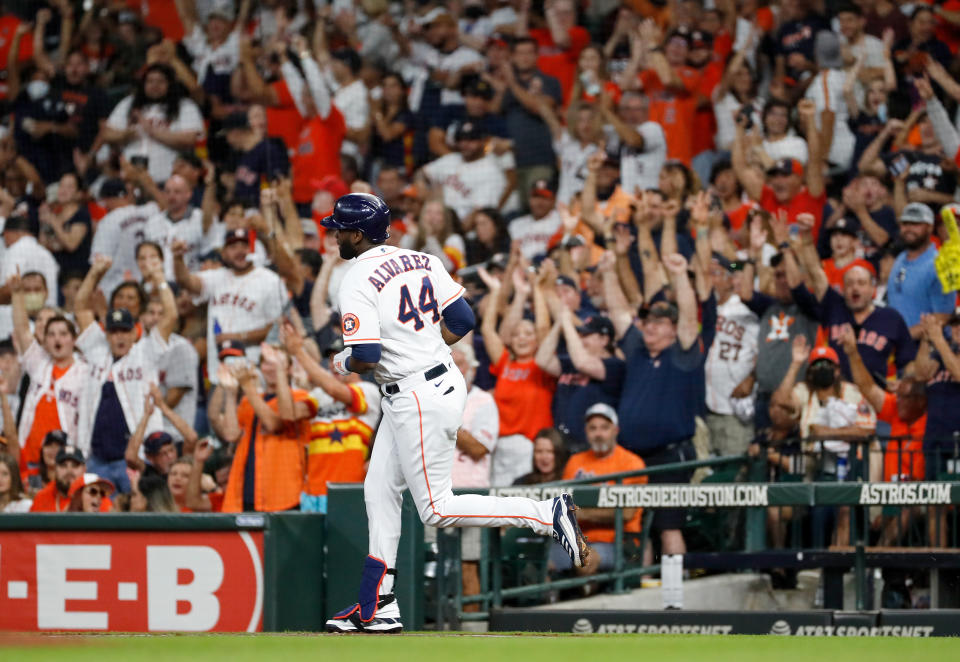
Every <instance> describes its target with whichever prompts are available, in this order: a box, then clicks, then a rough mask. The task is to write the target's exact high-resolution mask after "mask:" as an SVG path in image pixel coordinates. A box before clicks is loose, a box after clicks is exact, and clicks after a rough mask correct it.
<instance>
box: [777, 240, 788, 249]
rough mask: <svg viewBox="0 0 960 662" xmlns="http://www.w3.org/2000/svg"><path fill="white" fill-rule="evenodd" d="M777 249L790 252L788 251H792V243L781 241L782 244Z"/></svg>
mask: <svg viewBox="0 0 960 662" xmlns="http://www.w3.org/2000/svg"><path fill="white" fill-rule="evenodd" d="M777 248H779V249H780V250H782V251H788V250H790V242H789V241H781V242H780V244H779V245H778V246H777Z"/></svg>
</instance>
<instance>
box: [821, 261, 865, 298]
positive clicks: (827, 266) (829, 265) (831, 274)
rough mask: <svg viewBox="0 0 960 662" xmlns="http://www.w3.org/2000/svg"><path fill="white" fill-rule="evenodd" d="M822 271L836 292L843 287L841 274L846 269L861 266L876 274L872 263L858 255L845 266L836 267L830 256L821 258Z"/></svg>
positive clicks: (844, 272) (842, 274) (845, 271)
mask: <svg viewBox="0 0 960 662" xmlns="http://www.w3.org/2000/svg"><path fill="white" fill-rule="evenodd" d="M821 264H823V272H824V273H825V274H826V275H827V282H828V283H829V284H830V287H832V288H833V289H835V290H837V291H838V292H839V291H840V290H842V289H843V276H844V274H846V273H847V272H848V271H850V270H851V269H853V268H854V267H863V268H864V269H866V270H867V271H869V272H870V273H872V274H873V275H874V276H876V275H877V270H876V269H875V268H874V267H873V265H872V264H870V263H869V262H867V261H866V260H864V259H863V258H860V257H858V258H857V259H855V260H853V261H852V262H850V264H848V265H847V266H845V267H838V266H837V263H836V262H834V261H833V258H832V257H828V258H827V259H826V260H822V261H821Z"/></svg>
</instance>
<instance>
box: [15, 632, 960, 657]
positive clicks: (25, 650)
mask: <svg viewBox="0 0 960 662" xmlns="http://www.w3.org/2000/svg"><path fill="white" fill-rule="evenodd" d="M958 656H960V639H942V638H941V639H893V638H882V639H881V638H874V639H866V638H864V639H860V638H840V639H829V638H819V639H815V638H809V639H808V638H798V637H775V636H753V637H751V636H697V635H678V636H673V635H663V636H659V635H640V636H638V635H559V636H539V635H531V634H517V635H509V634H501V633H498V634H489V635H458V634H445V635H433V634H405V635H399V636H379V637H372V636H362V635H352V636H349V635H311V634H296V635H292V634H291V635H143V636H122V635H106V636H91V637H81V636H66V635H64V636H56V635H54V636H49V635H45V636H30V635H23V636H20V635H7V636H0V659H2V660H10V662H14V661H15V662H34V661H47V660H51V661H54V660H55V661H56V662H64V661H69V662H114V661H116V662H139V661H140V660H151V661H154V660H157V661H163V660H190V661H191V662H207V661H208V660H209V661H210V662H273V661H276V660H280V661H282V662H299V661H300V660H303V661H304V662H307V661H309V662H320V661H324V660H331V661H335V662H351V661H353V660H358V661H359V660H362V661H363V662H390V661H393V660H418V661H423V662H473V661H477V662H513V661H514V660H516V661H517V662H541V661H542V662H548V661H549V662H566V661H567V660H574V661H576V662H610V661H611V660H634V661H636V662H641V661H644V662H646V661H649V662H672V661H674V660H692V661H695V662H727V661H729V662H752V661H753V660H757V661H761V660H762V661H763V662H793V661H794V660H797V661H799V660H803V661H804V662H809V661H811V660H812V661H814V662H860V661H864V662H885V661H887V660H890V661H896V662H908V661H913V660H919V661H921V662H937V661H939V660H951V661H954V660H957V659H958Z"/></svg>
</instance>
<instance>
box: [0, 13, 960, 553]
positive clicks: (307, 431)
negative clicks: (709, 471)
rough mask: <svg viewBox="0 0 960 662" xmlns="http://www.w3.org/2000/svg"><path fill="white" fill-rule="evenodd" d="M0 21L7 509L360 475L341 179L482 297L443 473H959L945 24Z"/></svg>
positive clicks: (956, 20)
mask: <svg viewBox="0 0 960 662" xmlns="http://www.w3.org/2000/svg"><path fill="white" fill-rule="evenodd" d="M0 6H2V7H3V14H2V15H0V65H2V66H5V69H4V71H3V74H4V79H3V81H2V83H3V87H2V88H0V92H2V93H3V95H4V97H3V100H2V103H3V109H4V112H3V117H4V120H3V123H2V125H0V186H2V187H0V216H2V217H3V242H2V243H0V418H2V421H3V428H2V435H3V440H4V443H5V452H4V453H2V454H0V507H2V510H3V511H4V512H21V511H26V510H33V511H65V510H75V511H85V512H93V511H108V510H131V511H144V510H147V511H180V512H191V511H210V510H223V511H225V512H237V511H241V510H261V511H270V510H284V509H291V508H302V509H304V510H313V511H324V510H325V508H326V494H327V484H328V483H330V482H359V481H362V479H363V476H364V468H365V463H366V461H367V459H368V457H369V453H370V448H371V445H372V444H373V442H374V439H375V431H376V427H377V423H378V418H379V401H380V398H381V394H380V391H379V390H378V388H377V386H376V385H375V384H373V383H371V382H368V381H362V380H360V378H359V377H358V376H356V375H354V376H352V377H349V378H342V377H339V376H336V375H334V374H332V373H331V372H330V371H328V369H327V367H326V365H327V364H326V361H327V357H328V356H329V355H331V354H332V353H335V352H337V351H338V350H339V349H340V347H341V346H342V341H341V340H340V333H341V330H340V319H339V315H338V312H337V311H338V301H337V292H338V290H339V284H340V282H341V279H342V277H343V274H344V271H345V269H346V267H347V266H348V265H347V264H346V263H345V262H344V261H343V260H342V259H341V258H340V257H339V256H338V254H337V250H336V244H335V241H333V237H331V236H329V235H327V236H325V234H324V231H323V228H322V227H320V226H319V224H318V221H319V219H321V218H322V217H323V216H324V215H325V214H327V213H328V212H329V210H330V209H331V208H332V206H333V202H334V201H335V200H336V199H337V198H338V197H339V196H340V195H342V194H344V193H347V192H349V191H358V192H373V193H376V194H377V195H379V196H381V197H382V198H383V199H384V200H385V201H386V202H387V204H388V205H389V207H390V209H391V210H392V212H393V222H392V226H391V229H390V232H391V237H390V239H389V243H391V244H395V245H399V246H402V247H405V248H412V249H415V250H420V251H424V252H427V253H430V254H433V255H435V256H436V257H437V258H438V259H439V260H441V261H442V263H443V265H444V266H445V267H446V268H447V269H448V270H449V271H450V272H451V273H452V274H455V275H456V277H457V278H458V279H459V280H461V281H462V282H463V284H464V285H465V287H466V288H467V291H468V298H469V301H470V303H471V304H472V305H473V306H474V308H475V310H476V311H477V319H478V327H477V329H476V331H475V332H474V333H473V334H471V336H470V337H468V338H466V339H464V340H463V341H461V342H460V343H458V344H457V345H456V346H454V347H453V360H454V361H455V363H456V365H457V366H458V367H459V368H460V370H461V371H462V372H463V373H464V375H465V376H466V378H467V380H468V383H469V384H470V395H469V398H468V401H467V405H466V411H465V413H464V425H463V427H462V428H461V430H460V431H459V434H458V438H457V459H456V461H455V466H454V484H455V486H456V487H481V488H482V487H489V486H506V485H511V484H533V483H539V482H546V481H553V480H560V479H565V478H574V477H584V476H591V475H603V474H607V473H611V472H616V471H625V470H631V469H638V468H643V467H644V466H647V467H649V466H654V465H658V464H664V463H673V462H679V461H684V460H691V459H694V458H696V457H704V456H706V455H710V454H714V455H739V454H744V453H750V454H752V455H754V456H762V457H765V458H766V460H767V463H768V465H769V468H770V472H771V474H770V475H771V478H776V477H777V476H779V475H780V474H793V475H797V476H801V477H806V478H817V479H821V480H822V479H832V480H843V479H844V477H845V475H846V473H847V471H848V467H849V465H850V463H852V462H853V461H854V460H856V459H862V456H863V454H864V453H874V454H876V455H877V457H878V458H880V457H881V456H883V458H882V461H878V462H875V463H873V466H874V468H875V472H876V473H875V475H873V476H871V477H872V478H874V479H876V480H922V479H924V478H927V479H936V478H938V477H942V476H943V475H945V474H946V473H952V472H953V471H954V468H953V466H952V464H951V462H952V459H951V458H952V456H953V454H954V446H955V444H956V443H957V436H958V433H960V406H958V404H960V316H958V315H955V314H954V310H955V305H956V296H955V293H954V292H944V287H943V286H942V284H941V279H940V275H941V272H942V271H943V270H944V268H945V267H944V265H943V264H940V262H942V261H940V262H938V261H937V258H938V254H940V248H939V247H940V246H941V244H942V243H943V242H946V241H948V240H950V238H951V235H950V230H951V227H950V225H949V223H946V222H945V220H944V219H945V218H946V215H942V214H941V212H942V210H944V209H950V208H952V207H951V205H952V204H953V200H954V198H955V195H956V191H957V184H958V182H957V162H958V161H957V157H958V150H960V125H958V123H957V119H960V115H957V106H958V100H960V85H958V84H957V82H956V81H955V80H954V73H953V72H954V71H956V70H957V69H960V60H958V59H957V57H956V54H957V49H958V46H960V5H957V2H956V0H947V1H946V2H942V3H936V4H924V3H922V2H903V3H899V4H898V3H897V2H894V1H893V0H841V1H840V2H838V3H831V4H829V5H827V4H826V3H823V2H822V1H821V2H817V1H816V0H780V1H779V2H778V3H777V2H773V3H770V4H767V2H765V1H764V0H623V1H622V2H617V1H616V0H605V1H599V0H592V1H591V2H589V3H587V2H575V1H574V0H463V1H462V2H457V3H439V2H432V1H431V0H416V1H407V2H402V3H401V2H388V1H387V0H332V1H331V2H327V1H326V0H317V1H316V2H314V1H313V0H259V1H256V0H240V1H238V2H232V1H230V0H176V2H168V1H166V0H142V1H141V0H88V1H86V2H83V3H81V2H74V1H72V0H48V1H47V2H26V3H24V2H15V1H13V0H10V1H7V2H3V3H0ZM953 240H954V241H960V239H958V238H956V237H954V239H953ZM943 255H944V256H946V255H947V253H946V252H944V253H943ZM947 266H949V265H947ZM874 435H880V436H881V437H883V438H886V437H890V436H892V437H895V438H897V440H896V441H890V442H874V443H873V445H869V446H862V445H859V444H854V445H851V443H850V442H851V441H853V440H856V439H857V438H871V437H873V436H874ZM810 438H814V439H819V440H817V441H810ZM800 440H804V441H802V442H801V441H800ZM941 451H942V452H941ZM811 453H813V454H815V457H816V460H815V461H812V460H810V459H809V458H810V457H812V456H813V455H811ZM948 456H949V457H948ZM804 458H807V459H806V460H804ZM690 479H691V475H690V474H689V473H686V472H675V473H670V474H657V475H655V476H652V477H651V478H650V480H651V482H654V481H656V482H665V483H675V482H687V481H689V480H690ZM771 517H772V518H773V519H776V518H775V517H774V516H773V515H771ZM626 521H627V522H628V530H637V529H638V528H639V526H640V513H638V512H634V511H631V512H629V513H627V520H626ZM611 522H612V520H611V519H609V513H606V514H605V513H604V512H603V511H588V512H585V513H584V523H585V528H587V529H588V535H590V536H591V537H592V538H593V539H594V540H596V541H600V542H611V541H612V538H611V537H609V536H608V533H609V531H610V527H611V526H612V525H611ZM773 524H774V526H773V533H772V535H773V537H774V539H775V540H774V542H777V540H776V539H777V538H778V536H779V537H781V538H782V535H783V534H782V530H781V529H780V528H779V527H780V526H781V525H782V524H783V522H782V521H780V520H776V521H774V522H773ZM654 525H655V527H656V528H657V529H658V530H659V531H660V536H659V544H660V545H661V546H662V551H663V552H664V553H665V554H677V553H682V552H683V551H684V549H685V542H684V537H683V533H682V529H683V525H684V513H683V511H680V510H669V509H668V510H660V511H658V512H657V513H656V517H655V521H654ZM843 526H844V522H843V521H842V518H841V519H840V520H838V523H837V527H838V530H841V531H842V530H843ZM885 535H893V534H889V532H887V533H885ZM597 558H599V560H600V561H601V562H603V561H604V559H605V558H606V557H604V555H603V554H600V555H597Z"/></svg>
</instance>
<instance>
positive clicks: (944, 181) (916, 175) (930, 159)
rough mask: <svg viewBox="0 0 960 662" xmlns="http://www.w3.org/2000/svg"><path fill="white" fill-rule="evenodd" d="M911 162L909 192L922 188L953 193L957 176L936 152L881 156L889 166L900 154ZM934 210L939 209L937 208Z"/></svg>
mask: <svg viewBox="0 0 960 662" xmlns="http://www.w3.org/2000/svg"><path fill="white" fill-rule="evenodd" d="M901 154H902V155H903V156H905V157H907V160H908V161H909V162H910V174H909V175H907V193H908V194H909V193H910V191H912V190H914V189H917V188H922V189H926V190H927V191H936V192H937V193H949V194H951V195H953V192H954V190H955V189H956V188H957V176H956V174H955V172H954V171H953V170H952V169H949V168H944V167H943V166H944V158H943V157H942V156H937V155H935V154H926V153H924V152H917V151H911V150H901V151H899V152H888V153H886V154H884V155H883V156H882V157H881V158H882V159H883V162H884V164H886V165H887V166H889V165H890V163H891V162H893V160H894V159H896V158H897V157H898V156H899V155H901ZM934 211H937V210H936V209H935V210H934Z"/></svg>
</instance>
